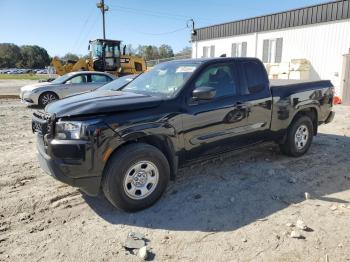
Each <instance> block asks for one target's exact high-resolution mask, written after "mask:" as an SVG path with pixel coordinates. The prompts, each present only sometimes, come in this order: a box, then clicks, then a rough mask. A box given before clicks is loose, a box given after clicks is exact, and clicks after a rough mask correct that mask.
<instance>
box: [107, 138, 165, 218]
mask: <svg viewBox="0 0 350 262" xmlns="http://www.w3.org/2000/svg"><path fill="white" fill-rule="evenodd" d="M169 180H170V167H169V163H168V160H167V159H166V157H165V156H164V154H163V153H162V152H161V151H160V150H158V148H156V147H154V146H151V145H148V144H142V143H135V144H130V145H127V146H125V147H123V148H121V149H120V150H119V151H117V152H116V153H114V154H113V155H112V156H111V158H110V159H109V160H108V163H107V166H106V168H105V171H104V174H103V180H102V190H103V192H104V194H105V196H106V198H107V199H108V200H109V202H111V203H112V205H114V206H115V207H118V208H120V209H123V210H125V211H128V212H134V211H139V210H142V209H145V208H147V207H149V206H151V205H153V204H154V203H155V202H157V200H158V199H159V198H160V197H161V196H162V194H163V192H164V190H165V189H166V187H167V184H168V182H169Z"/></svg>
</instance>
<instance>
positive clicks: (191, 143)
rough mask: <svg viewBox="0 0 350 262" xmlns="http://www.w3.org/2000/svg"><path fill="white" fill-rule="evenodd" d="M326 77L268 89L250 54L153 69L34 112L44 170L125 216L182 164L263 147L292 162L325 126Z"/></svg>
mask: <svg viewBox="0 0 350 262" xmlns="http://www.w3.org/2000/svg"><path fill="white" fill-rule="evenodd" d="M333 94H334V88H333V86H332V84H331V82H330V81H317V82H305V83H296V84H287V85H276V86H273V85H270V82H269V80H268V77H267V74H266V70H265V67H264V65H263V64H262V63H261V62H260V61H259V60H258V59H254V58H215V59H199V60H182V61H172V62H167V63H163V64H159V65H157V66H156V67H154V68H153V69H152V70H150V71H149V72H147V73H144V74H142V75H140V76H139V77H137V78H136V79H135V80H133V81H132V82H131V83H129V84H128V85H126V86H125V87H123V88H121V89H119V90H113V89H112V90H100V91H95V92H89V93H85V94H81V95H77V96H72V97H69V98H66V99H63V100H60V101H57V102H54V103H52V104H50V105H48V106H47V107H46V109H45V111H37V112H35V113H34V114H33V119H32V129H33V131H34V132H35V133H36V134H37V145H38V151H39V154H38V155H39V160H40V164H41V167H42V168H43V169H44V170H45V171H47V172H48V173H49V174H51V175H52V176H54V177H55V178H57V179H58V180H60V181H62V182H64V183H67V184H69V185H72V186H75V187H79V188H80V189H81V190H82V191H84V192H85V193H87V194H88V195H92V196H94V195H97V194H98V193H99V192H100V190H101V189H102V191H103V192H104V194H105V196H106V197H107V199H108V200H109V201H110V202H111V203H112V204H113V205H114V206H117V207H119V208H122V209H124V210H126V211H136V210H140V209H143V208H146V207H148V206H150V205H152V204H153V203H155V202H156V201H157V200H158V199H159V198H160V196H161V195H162V193H163V192H164V190H165V188H166V186H167V184H168V181H169V179H171V178H174V177H175V175H176V173H177V170H178V168H179V167H182V166H184V165H185V164H188V162H190V161H193V160H195V159H196V160H197V161H198V159H200V158H208V157H213V156H216V155H218V154H220V153H223V152H227V151H230V150H236V149H240V148H243V147H247V146H250V145H255V144H257V143H260V142H264V141H275V142H276V143H278V144H279V145H280V149H281V152H282V153H284V154H286V155H289V156H292V157H298V156H301V155H303V154H305V153H306V152H307V150H308V149H309V147H310V144H311V142H312V139H313V136H315V135H316V134H317V128H318V125H320V124H323V123H329V122H331V121H332V119H333V117H334V112H333V111H332V105H333V104H332V103H333Z"/></svg>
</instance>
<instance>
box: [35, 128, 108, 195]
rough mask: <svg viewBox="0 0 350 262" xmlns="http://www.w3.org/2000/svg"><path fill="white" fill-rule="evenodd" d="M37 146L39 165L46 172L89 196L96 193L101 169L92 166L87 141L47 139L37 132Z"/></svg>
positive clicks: (98, 187)
mask: <svg viewBox="0 0 350 262" xmlns="http://www.w3.org/2000/svg"><path fill="white" fill-rule="evenodd" d="M37 148H38V159H39V163H40V166H41V168H42V169H43V170H44V171H45V172H46V173H48V174H49V175H51V176H53V177H54V178H56V179H57V180H59V181H61V182H63V183H65V184H68V185H71V186H74V187H78V188H80V189H81V190H82V191H83V192H85V193H86V194H88V195H90V196H96V195H98V193H99V190H100V184H101V174H102V170H96V168H94V167H92V163H93V160H92V159H91V156H89V154H90V152H89V151H90V150H89V149H91V145H90V144H89V142H88V141H80V140H79V141H60V140H54V139H53V140H51V141H48V140H47V139H46V138H45V137H43V136H41V135H39V134H37ZM51 156H52V157H51Z"/></svg>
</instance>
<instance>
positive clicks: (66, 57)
mask: <svg viewBox="0 0 350 262" xmlns="http://www.w3.org/2000/svg"><path fill="white" fill-rule="evenodd" d="M61 59H62V60H64V61H68V60H74V61H78V60H79V56H78V55H76V54H73V53H67V54H65V55H64V56H62V57H61Z"/></svg>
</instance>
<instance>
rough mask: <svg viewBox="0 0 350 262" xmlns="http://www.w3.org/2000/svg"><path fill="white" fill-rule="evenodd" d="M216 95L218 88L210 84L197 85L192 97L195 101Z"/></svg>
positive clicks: (208, 98)
mask: <svg viewBox="0 0 350 262" xmlns="http://www.w3.org/2000/svg"><path fill="white" fill-rule="evenodd" d="M215 95H216V89H215V88H214V87H210V86H201V87H197V88H196V89H195V90H193V92H192V99H193V100H194V101H198V100H211V99H213V98H214V97H215Z"/></svg>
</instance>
